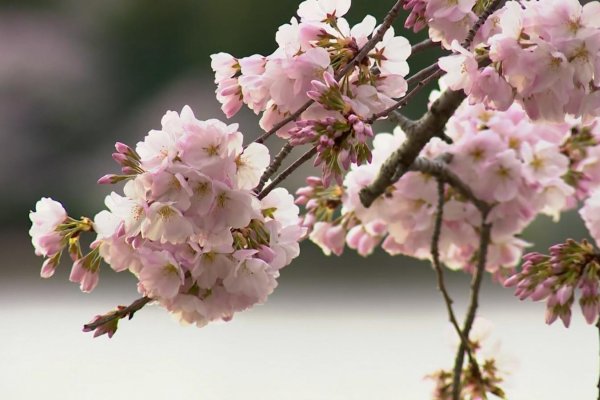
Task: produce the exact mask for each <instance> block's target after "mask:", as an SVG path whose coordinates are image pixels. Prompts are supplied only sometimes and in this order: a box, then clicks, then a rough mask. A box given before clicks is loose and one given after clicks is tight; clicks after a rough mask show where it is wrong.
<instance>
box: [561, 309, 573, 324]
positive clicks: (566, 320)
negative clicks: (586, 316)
mask: <svg viewBox="0 0 600 400" xmlns="http://www.w3.org/2000/svg"><path fill="white" fill-rule="evenodd" d="M558 317H559V318H560V319H561V321H562V323H563V325H564V326H565V328H568V327H569V325H571V309H566V310H565V311H563V312H561V313H560V314H559V315H558Z"/></svg>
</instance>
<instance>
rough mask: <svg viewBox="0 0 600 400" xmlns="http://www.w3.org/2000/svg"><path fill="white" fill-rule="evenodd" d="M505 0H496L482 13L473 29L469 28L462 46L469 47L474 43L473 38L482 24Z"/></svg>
mask: <svg viewBox="0 0 600 400" xmlns="http://www.w3.org/2000/svg"><path fill="white" fill-rule="evenodd" d="M503 1H504V0H494V1H492V3H490V4H489V5H488V6H487V7H486V9H485V10H484V11H483V13H481V15H480V16H479V18H478V19H477V22H475V24H474V25H473V26H472V27H471V29H469V33H468V35H467V38H466V39H465V41H464V42H463V43H462V47H464V48H465V49H468V48H469V46H470V45H471V43H473V40H474V39H475V35H477V32H478V31H479V28H481V26H482V25H483V24H484V23H485V21H487V19H488V18H489V16H490V15H492V14H493V13H494V11H496V9H497V8H498V7H499V6H500V4H501V3H502V2H503Z"/></svg>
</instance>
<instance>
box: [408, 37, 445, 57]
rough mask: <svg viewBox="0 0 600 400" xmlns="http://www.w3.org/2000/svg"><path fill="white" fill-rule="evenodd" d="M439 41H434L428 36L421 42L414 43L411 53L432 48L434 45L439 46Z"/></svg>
mask: <svg viewBox="0 0 600 400" xmlns="http://www.w3.org/2000/svg"><path fill="white" fill-rule="evenodd" d="M439 45H440V43H439V42H434V41H433V40H431V39H429V38H427V39H425V40H423V41H421V42H419V43H416V44H414V45H413V46H412V47H411V49H410V54H411V55H412V54H415V53H419V52H421V51H423V50H427V49H431V48H433V47H437V46H439Z"/></svg>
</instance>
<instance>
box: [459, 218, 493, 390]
mask: <svg viewBox="0 0 600 400" xmlns="http://www.w3.org/2000/svg"><path fill="white" fill-rule="evenodd" d="M481 218H482V222H481V230H480V233H479V259H478V260H477V268H476V269H475V274H474V275H473V279H472V280H471V296H470V299H469V306H468V309H467V316H466V318H465V323H464V325H463V329H462V332H463V335H464V336H465V337H466V338H468V337H469V334H470V333H471V328H473V322H474V321H475V315H476V313H477V307H478V306H479V291H480V289H481V281H482V279H483V273H484V272H485V264H486V259H487V249H488V246H489V244H490V236H491V230H492V225H491V224H488V223H487V222H485V220H486V218H487V213H482V215H481ZM465 351H466V346H465V345H464V344H463V343H461V344H460V346H459V348H458V352H457V353H456V359H455V362H454V374H453V383H452V399H453V400H460V388H461V385H460V378H461V375H462V367H463V362H464V358H465Z"/></svg>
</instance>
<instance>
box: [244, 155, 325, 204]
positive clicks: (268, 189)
mask: <svg viewBox="0 0 600 400" xmlns="http://www.w3.org/2000/svg"><path fill="white" fill-rule="evenodd" d="M315 154H317V146H314V147H312V148H311V149H310V150H308V151H307V152H306V153H304V154H303V155H302V156H300V157H299V158H298V159H296V161H294V162H293V163H292V165H290V166H289V167H287V168H286V169H285V170H283V172H282V173H280V174H279V175H277V176H276V177H275V179H273V181H272V182H271V183H270V184H269V185H268V186H267V187H266V188H264V189H263V190H262V191H261V192H260V193H259V194H258V196H256V197H258V199H259V200H261V199H263V198H264V197H265V196H266V195H268V194H269V193H270V192H271V190H273V189H275V188H276V187H277V185H278V184H279V183H280V182H281V181H283V180H284V179H285V178H287V177H288V176H289V175H290V174H291V173H292V172H294V171H295V170H297V169H298V168H299V167H300V166H301V165H302V164H304V163H305V162H307V161H308V160H310V159H311V158H313V156H314V155H315Z"/></svg>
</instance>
